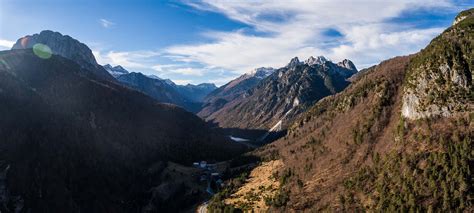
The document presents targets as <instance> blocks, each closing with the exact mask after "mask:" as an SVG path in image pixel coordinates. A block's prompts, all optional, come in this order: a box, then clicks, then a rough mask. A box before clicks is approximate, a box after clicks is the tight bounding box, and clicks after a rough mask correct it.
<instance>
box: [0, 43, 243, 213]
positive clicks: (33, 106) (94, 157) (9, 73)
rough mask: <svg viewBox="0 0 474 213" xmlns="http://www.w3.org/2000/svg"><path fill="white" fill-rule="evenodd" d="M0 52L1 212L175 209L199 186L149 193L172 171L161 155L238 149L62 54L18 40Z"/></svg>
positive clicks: (222, 153) (202, 155) (222, 155)
mask: <svg viewBox="0 0 474 213" xmlns="http://www.w3.org/2000/svg"><path fill="white" fill-rule="evenodd" d="M0 60H1V61H2V63H1V64H0V102H1V103H2V104H1V105H0V117H1V119H0V138H1V143H0V150H1V153H0V174H1V175H2V178H6V179H2V181H1V182H0V187H1V188H2V190H1V191H0V195H1V197H2V199H0V209H1V211H2V212H15V211H25V212H28V211H31V212H51V211H54V212H108V211H109V212H134V211H139V212H140V211H141V210H143V209H145V205H147V206H150V205H151V206H153V208H152V210H154V211H157V212H162V211H171V210H173V211H174V210H176V209H177V208H178V207H176V202H177V200H182V199H188V198H189V199H195V198H193V196H196V195H194V194H185V191H182V192H179V191H178V192H169V193H167V192H166V193H165V194H164V195H163V197H169V198H170V199H171V201H169V200H164V201H162V200H161V198H160V197H159V196H156V195H155V193H151V192H152V191H153V190H154V189H155V188H156V187H158V186H160V185H162V184H167V183H169V182H170V181H173V177H169V178H167V179H166V178H162V177H161V171H162V168H163V167H162V166H161V167H160V166H157V165H162V164H163V163H164V162H166V161H174V162H178V163H186V164H190V163H191V162H192V161H197V160H203V159H208V160H213V159H214V160H223V159H229V157H231V156H235V154H237V153H239V152H240V151H242V149H241V147H240V146H238V145H237V144H236V143H231V142H230V141H229V140H228V139H227V137H223V136H220V135H218V134H217V133H215V132H213V131H212V130H211V129H210V128H209V127H208V126H207V124H206V123H205V122H203V121H202V120H201V119H200V118H198V117H197V116H195V115H193V114H192V113H189V112H186V111H185V110H183V109H181V108H179V107H176V106H174V105H168V104H160V103H158V102H157V101H155V100H153V99H152V98H150V97H148V96H146V95H144V94H143V93H140V92H137V91H135V90H131V89H128V88H126V87H124V86H122V85H119V84H117V83H116V82H111V81H107V80H103V79H102V78H100V77H98V76H96V75H92V74H91V75H85V73H94V71H91V70H86V69H85V68H84V67H81V66H79V65H78V64H77V63H75V62H73V61H71V60H69V59H66V58H64V57H62V56H59V55H53V56H52V57H51V58H49V59H41V58H39V57H37V56H36V55H35V54H33V51H32V50H31V49H22V50H11V51H3V52H0ZM135 75H137V76H139V75H140V74H135ZM145 85H146V84H145ZM160 168H161V169H160ZM176 184H177V186H182V185H179V183H176ZM178 189H179V190H186V187H184V186H182V187H181V188H178ZM177 193H178V194H179V193H181V194H180V196H179V197H172V196H175V195H176V194H177ZM152 198H153V199H152ZM150 202H152V203H151V204H150ZM153 202H156V203H153ZM161 202H164V203H161ZM179 205H182V203H180V204H179ZM170 206H174V207H170ZM170 208H171V209H170ZM15 209H17V210H15ZM147 209H150V207H147Z"/></svg>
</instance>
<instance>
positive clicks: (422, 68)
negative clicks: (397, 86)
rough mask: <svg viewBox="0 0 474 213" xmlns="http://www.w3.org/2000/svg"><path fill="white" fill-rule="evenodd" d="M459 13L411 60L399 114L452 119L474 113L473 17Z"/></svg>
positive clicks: (414, 117)
mask: <svg viewBox="0 0 474 213" xmlns="http://www.w3.org/2000/svg"><path fill="white" fill-rule="evenodd" d="M470 11H471V12H469V11H466V12H464V13H461V14H460V15H459V16H458V17H457V18H456V20H457V21H456V22H455V25H453V26H452V27H450V28H448V29H447V30H446V31H445V32H443V33H442V34H441V35H440V36H438V37H437V38H435V39H434V40H433V41H432V42H431V43H430V44H429V45H428V46H427V47H426V48H425V49H424V50H422V51H421V52H420V53H418V55H417V56H416V57H415V58H414V59H413V60H412V63H411V65H410V68H409V70H408V75H407V82H406V86H405V90H404V96H403V108H402V115H403V116H404V117H406V118H409V119H419V118H426V117H433V116H451V115H453V114H455V113H457V112H465V111H472V110H473V94H472V90H473V86H472V75H473V70H474V53H473V51H472V49H473V47H474V16H473V13H472V10H470Z"/></svg>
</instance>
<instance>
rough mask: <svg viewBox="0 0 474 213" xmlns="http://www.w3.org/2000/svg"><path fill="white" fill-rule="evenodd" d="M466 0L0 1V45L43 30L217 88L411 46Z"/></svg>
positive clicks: (108, 58)
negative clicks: (302, 65)
mask: <svg viewBox="0 0 474 213" xmlns="http://www.w3.org/2000/svg"><path fill="white" fill-rule="evenodd" d="M473 6H474V1H473V0H470V1H465V0H462V1H448V0H446V1H445V0H418V1H404V0H397V1H395V0H386V1H375V0H357V1H337V0H334V1H322V0H295V1H289V0H285V1H244V0H235V1H213V0H175V1H152V0H133V1H132V0H130V1H124V0H114V1H98V0H0V49H8V48H9V47H10V46H11V45H12V42H14V41H16V39H18V38H20V37H22V36H25V35H31V34H34V33H38V32H40V31H41V30H44V29H50V30H54V31H58V32H61V33H63V34H67V35H70V36H72V37H74V38H76V39H78V40H80V41H81V42H83V43H86V44H87V45H88V46H89V47H90V48H91V49H92V50H93V52H94V55H95V56H96V58H97V59H98V61H99V63H102V64H105V63H110V64H112V65H122V66H124V67H125V68H126V69H128V70H130V71H137V72H143V73H145V74H154V75H157V76H160V77H162V78H170V79H172V80H173V81H175V82H177V83H180V84H185V83H202V82H213V83H216V84H218V85H222V84H224V83H226V82H227V81H229V80H231V79H233V78H235V77H237V76H238V75H241V74H243V73H245V72H248V71H251V70H252V69H253V68H257V67H262V66H272V67H275V68H278V67H281V66H284V65H285V64H286V63H287V62H288V61H289V60H290V59H291V58H292V57H294V56H298V57H300V59H301V60H304V59H306V58H308V57H309V56H311V55H314V56H317V55H324V56H326V57H327V58H329V59H331V60H333V61H335V62H337V61H340V60H342V59H344V58H348V59H351V60H352V61H354V63H355V64H356V66H358V67H359V68H363V67H367V66H370V65H373V64H376V63H379V62H380V61H381V60H385V59H388V58H390V57H393V56H397V55H404V54H409V53H414V52H416V51H418V50H420V49H421V48H423V47H424V46H426V44H427V43H428V42H429V41H430V40H431V39H432V38H434V37H435V36H436V35H438V34H439V33H440V32H441V31H442V30H444V29H445V28H446V27H448V26H449V25H450V24H451V23H452V21H453V18H454V16H455V15H456V14H457V13H458V12H459V11H461V10H463V9H466V8H469V7H473Z"/></svg>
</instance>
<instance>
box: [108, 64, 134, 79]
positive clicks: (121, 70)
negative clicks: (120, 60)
mask: <svg viewBox="0 0 474 213" xmlns="http://www.w3.org/2000/svg"><path fill="white" fill-rule="evenodd" d="M103 67H104V69H105V70H107V72H109V73H110V74H111V75H112V76H114V77H117V76H119V75H123V74H128V73H129V72H128V70H126V69H125V68H123V67H122V66H120V65H118V66H115V67H112V65H110V64H106V65H104V66H103Z"/></svg>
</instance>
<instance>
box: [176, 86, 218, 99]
mask: <svg viewBox="0 0 474 213" xmlns="http://www.w3.org/2000/svg"><path fill="white" fill-rule="evenodd" d="M176 89H177V91H178V92H179V93H180V94H181V95H183V96H184V97H185V98H186V99H188V100H191V101H193V102H198V103H201V102H202V101H203V100H204V98H205V97H206V96H207V95H208V94H209V93H211V92H212V91H214V90H216V89H217V87H216V85H215V84H211V83H202V84H198V85H193V84H186V85H176Z"/></svg>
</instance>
